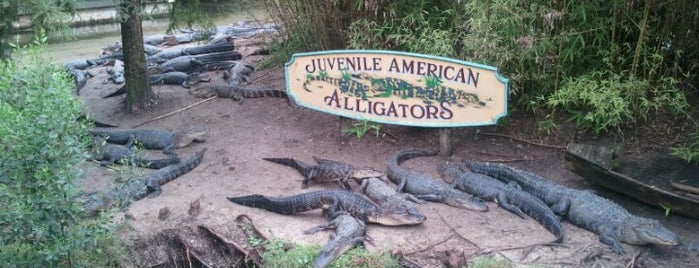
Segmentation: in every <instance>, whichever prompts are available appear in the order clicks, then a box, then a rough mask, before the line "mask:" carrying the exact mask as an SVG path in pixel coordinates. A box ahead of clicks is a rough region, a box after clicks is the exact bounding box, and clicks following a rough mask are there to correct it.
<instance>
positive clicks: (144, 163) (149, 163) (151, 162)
mask: <svg viewBox="0 0 699 268" xmlns="http://www.w3.org/2000/svg"><path fill="white" fill-rule="evenodd" d="M180 162H181V160H180V158H179V157H177V156H171V157H168V158H163V159H140V158H139V159H136V165H137V166H139V167H147V168H155V169H160V168H164V167H167V166H170V165H174V164H179V163H180Z"/></svg>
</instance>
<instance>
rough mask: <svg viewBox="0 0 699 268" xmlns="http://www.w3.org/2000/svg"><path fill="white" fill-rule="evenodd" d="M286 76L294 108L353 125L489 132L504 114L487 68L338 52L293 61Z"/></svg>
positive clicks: (500, 85)
mask: <svg viewBox="0 0 699 268" xmlns="http://www.w3.org/2000/svg"><path fill="white" fill-rule="evenodd" d="M285 72H286V86H287V92H288V93H289V95H290V96H291V97H292V98H293V99H294V100H295V101H296V103H297V104H298V105H301V106H304V107H307V108H311V109H314V110H318V111H322V112H326V113H331V114H335V115H339V116H343V117H349V118H354V119H358V120H370V121H374V122H379V123H386V124H398V125H406V126H417V127H435V128H448V127H464V126H483V125H493V124H495V123H497V120H498V119H499V118H501V117H503V116H505V115H507V90H508V80H507V79H505V78H504V77H502V76H501V75H500V74H498V72H497V68H495V67H492V66H486V65H481V64H476V63H471V62H466V61H460V60H455V59H450V58H444V57H436V56H428V55H421V54H415V53H406V52H397V51H382V50H337V51H322V52H310V53H298V54H294V55H293V56H292V58H291V60H290V61H289V62H287V63H286V68H285ZM440 133H445V134H440V135H447V136H448V131H440ZM440 140H441V138H440ZM447 140H448V138H447ZM442 149H444V148H442Z"/></svg>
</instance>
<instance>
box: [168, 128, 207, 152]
mask: <svg viewBox="0 0 699 268" xmlns="http://www.w3.org/2000/svg"><path fill="white" fill-rule="evenodd" d="M208 131H209V130H208V129H190V130H188V131H185V132H182V133H178V134H177V136H176V139H175V148H182V147H185V146H187V145H189V144H190V143H192V142H204V141H206V139H205V137H204V135H206V133H207V132H208Z"/></svg>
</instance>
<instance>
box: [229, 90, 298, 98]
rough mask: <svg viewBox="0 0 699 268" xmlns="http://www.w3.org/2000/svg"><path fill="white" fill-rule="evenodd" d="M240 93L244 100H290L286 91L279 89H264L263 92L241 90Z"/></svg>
mask: <svg viewBox="0 0 699 268" xmlns="http://www.w3.org/2000/svg"><path fill="white" fill-rule="evenodd" d="M240 93H241V94H242V95H243V97H244V98H263V97H275V98H285V99H286V98H289V96H288V95H287V94H286V91H283V90H277V89H262V90H246V89H241V90H240Z"/></svg>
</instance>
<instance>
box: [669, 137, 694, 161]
mask: <svg viewBox="0 0 699 268" xmlns="http://www.w3.org/2000/svg"><path fill="white" fill-rule="evenodd" d="M690 136H691V140H690V141H688V142H686V143H684V144H682V145H680V146H677V147H674V148H672V149H671V150H670V153H671V154H672V155H674V156H676V157H679V158H682V159H683V160H684V161H687V162H699V129H697V130H696V131H694V133H692V134H691V135H690Z"/></svg>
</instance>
